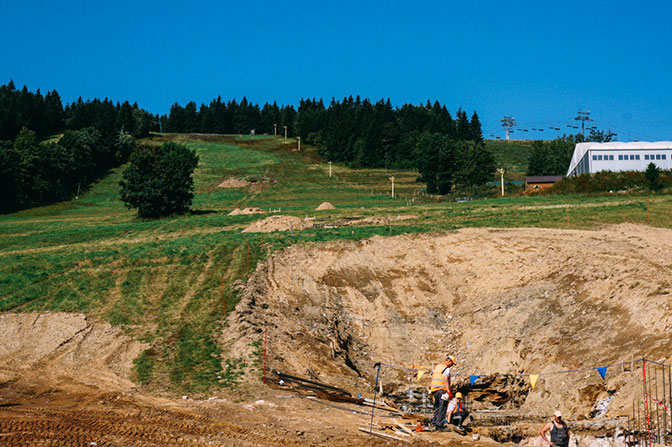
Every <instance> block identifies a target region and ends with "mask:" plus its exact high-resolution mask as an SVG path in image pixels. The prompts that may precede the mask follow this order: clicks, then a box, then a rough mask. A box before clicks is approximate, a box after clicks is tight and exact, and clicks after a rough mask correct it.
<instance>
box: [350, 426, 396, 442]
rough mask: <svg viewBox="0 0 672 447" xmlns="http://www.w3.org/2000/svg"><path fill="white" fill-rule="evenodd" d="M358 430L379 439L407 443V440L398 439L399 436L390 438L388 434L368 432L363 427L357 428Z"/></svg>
mask: <svg viewBox="0 0 672 447" xmlns="http://www.w3.org/2000/svg"><path fill="white" fill-rule="evenodd" d="M358 430H359V431H361V432H364V433H366V434H367V435H368V434H371V435H373V436H378V437H379V438H384V439H394V440H395V441H401V442H406V443H408V439H404V438H400V437H399V436H392V435H388V434H385V433H381V432H378V431H369V429H368V428H364V427H359V428H358Z"/></svg>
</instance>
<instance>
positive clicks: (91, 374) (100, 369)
mask: <svg viewBox="0 0 672 447" xmlns="http://www.w3.org/2000/svg"><path fill="white" fill-rule="evenodd" d="M0 339H2V343H0V383H7V382H18V383H43V384H44V383H49V385H50V386H65V387H67V386H69V385H72V384H80V385H81V384H86V385H91V386H97V387H101V388H104V389H105V390H108V391H113V390H127V389H130V388H131V387H133V383H132V382H131V381H130V380H129V379H128V377H129V374H130V371H131V368H132V367H133V359H135V357H137V356H138V355H139V354H140V352H142V351H143V350H144V349H145V346H144V345H143V344H142V343H140V342H137V341H134V340H132V339H130V338H128V337H127V336H125V335H123V333H122V332H121V330H120V329H118V328H115V327H113V326H111V325H110V324H109V323H105V322H102V321H97V320H92V319H89V318H87V317H86V316H84V315H82V314H68V313H62V312H61V313H49V314H2V315H0Z"/></svg>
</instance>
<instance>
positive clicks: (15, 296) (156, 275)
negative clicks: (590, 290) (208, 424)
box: [0, 135, 672, 393]
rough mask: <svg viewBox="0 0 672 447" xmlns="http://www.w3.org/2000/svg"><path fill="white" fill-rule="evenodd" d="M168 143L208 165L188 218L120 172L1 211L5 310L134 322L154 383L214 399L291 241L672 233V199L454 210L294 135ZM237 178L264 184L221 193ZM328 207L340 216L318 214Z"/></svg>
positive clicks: (512, 159)
mask: <svg viewBox="0 0 672 447" xmlns="http://www.w3.org/2000/svg"><path fill="white" fill-rule="evenodd" d="M165 140H175V141H180V142H183V143H184V144H186V145H188V146H189V147H190V148H193V149H195V150H196V151H197V153H198V155H199V157H200V163H199V167H198V169H197V171H196V172H195V175H194V179H195V193H196V195H195V198H194V202H193V205H192V212H191V213H189V214H185V215H179V216H172V217H169V218H165V219H160V220H143V219H138V218H137V217H136V215H135V212H134V211H132V210H127V209H126V208H125V207H124V205H123V203H122V202H120V200H119V197H118V182H119V180H120V177H121V172H122V169H123V168H120V169H115V170H113V171H111V172H110V173H109V175H107V176H106V177H105V178H104V179H103V180H101V181H100V182H98V183H96V184H95V185H93V186H92V187H91V188H90V190H88V191H85V192H84V193H82V194H81V195H80V197H79V199H77V200H72V201H68V202H62V203H58V204H54V205H50V206H45V207H40V208H34V209H29V210H25V211H22V212H19V213H14V214H9V215H2V216H0V259H1V261H0V311H3V312H34V311H68V312H84V313H85V314H87V315H89V316H91V317H98V318H102V319H104V320H106V321H109V322H110V323H111V324H113V325H116V326H119V327H121V328H123V330H124V331H125V332H126V333H127V334H128V335H130V336H131V337H134V338H136V339H139V340H142V341H144V342H146V343H147V344H148V346H149V348H148V349H147V351H145V352H144V353H143V354H142V355H141V356H140V357H139V358H138V359H136V368H135V372H136V380H137V381H138V382H139V383H141V384H143V386H144V387H146V388H147V389H154V390H168V391H172V392H191V393H203V392H207V391H209V390H212V389H215V388H218V387H235V384H236V378H237V374H238V373H237V366H240V365H242V364H244V363H252V362H254V360H255V359H243V358H241V359H225V360H227V363H228V364H229V365H230V367H229V368H227V369H226V370H223V369H222V365H221V362H220V349H219V347H218V345H217V338H218V334H219V331H220V330H221V328H222V326H223V325H225V324H226V315H227V313H228V312H230V311H231V310H232V309H233V308H234V307H235V305H236V303H237V301H238V297H237V296H236V292H235V290H234V288H233V287H232V284H233V283H234V281H236V280H243V281H244V280H245V279H246V278H247V277H248V276H249V275H250V274H251V273H252V272H253V271H254V269H255V268H256V265H257V263H258V262H259V261H261V260H263V259H264V258H266V257H267V256H268V255H269V254H270V253H273V252H274V251H276V250H279V249H281V248H283V247H286V246H289V245H292V244H304V243H312V242H321V241H329V240H339V239H362V238H367V237H371V236H373V235H384V236H387V235H398V234H405V233H418V232H435V231H446V230H453V229H457V228H463V227H549V228H595V227H598V226H601V225H608V224H618V223H622V222H633V223H641V224H650V225H654V226H660V227H671V226H672V196H670V195H660V194H659V195H619V194H614V195H602V196H582V195H576V196H557V195H549V196H540V195H534V196H522V195H520V196H507V197H504V198H492V199H487V200H477V201H476V200H475V201H468V202H462V203H454V202H445V201H443V200H441V198H439V197H431V196H427V195H425V194H423V192H422V191H423V189H422V186H423V185H422V184H420V183H418V182H417V181H416V179H417V177H418V174H417V173H416V172H410V171H394V170H388V171H385V170H355V169H349V168H347V167H345V166H341V165H333V166H332V176H331V177H329V166H328V164H327V163H326V162H325V161H322V160H320V159H319V157H318V156H317V154H316V151H315V149H314V148H305V147H304V148H303V151H302V152H298V151H297V150H296V141H294V140H291V139H290V140H284V139H281V138H276V137H261V136H259V137H249V136H248V137H236V136H187V135H162V136H156V137H154V138H153V140H152V141H151V142H150V143H151V144H159V143H160V142H161V141H165ZM498 143H500V142H492V143H489V144H491V146H492V145H494V150H495V153H496V156H498V157H500V159H502V160H508V161H507V163H510V165H511V169H512V170H520V168H521V167H522V164H521V163H522V161H521V160H520V154H518V153H517V152H515V150H514V148H512V147H511V146H506V147H505V148H503V149H502V151H504V152H505V153H503V154H499V155H497V146H499V145H498ZM501 143H502V144H506V143H505V142H501ZM523 169H524V167H523ZM230 177H236V178H243V179H247V180H251V181H254V182H255V186H256V187H246V188H239V189H230V188H220V187H219V186H218V185H219V184H220V183H221V182H222V181H224V180H226V179H227V178H230ZM390 177H394V178H395V192H396V194H395V197H392V196H391V194H390V191H391V180H390ZM324 201H328V202H330V203H332V204H333V205H334V206H335V207H336V209H335V210H329V211H315V208H316V207H317V206H318V205H319V204H320V203H322V202H324ZM242 207H259V208H262V209H265V210H269V209H270V210H276V211H277V210H279V212H280V214H283V215H294V216H298V217H301V218H304V217H310V218H312V217H315V219H316V222H323V223H327V224H329V223H331V224H333V223H334V222H337V221H342V220H344V219H349V218H364V217H373V216H390V217H394V216H398V215H414V216H416V218H415V219H411V220H400V221H398V222H396V221H393V222H392V224H389V225H379V226H366V227H350V226H347V227H335V228H332V226H333V225H327V228H313V229H310V230H304V231H294V232H286V233H279V232H276V233H267V234H263V235H260V234H254V233H242V232H241V230H242V229H244V228H245V227H246V226H247V225H250V224H251V223H252V222H254V221H256V220H258V219H261V218H264V217H266V216H265V215H238V216H229V215H228V213H229V212H230V211H231V210H233V209H234V208H242Z"/></svg>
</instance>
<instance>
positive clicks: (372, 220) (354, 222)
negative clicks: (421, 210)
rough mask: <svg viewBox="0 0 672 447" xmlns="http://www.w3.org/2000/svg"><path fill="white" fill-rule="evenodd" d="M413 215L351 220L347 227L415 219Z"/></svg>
mask: <svg viewBox="0 0 672 447" xmlns="http://www.w3.org/2000/svg"><path fill="white" fill-rule="evenodd" d="M417 218H418V216H414V215H397V216H380V217H365V218H364V219H357V220H351V221H349V222H348V225H383V224H388V223H392V222H399V221H402V220H408V219H417Z"/></svg>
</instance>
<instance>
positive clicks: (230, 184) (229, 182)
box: [218, 177, 251, 188]
mask: <svg viewBox="0 0 672 447" xmlns="http://www.w3.org/2000/svg"><path fill="white" fill-rule="evenodd" d="M250 184H251V182H249V181H247V180H244V179H242V178H236V177H229V178H227V179H226V180H224V181H223V182H222V183H220V184H219V185H218V186H219V187H220V188H244V187H246V186H248V185H250Z"/></svg>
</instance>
